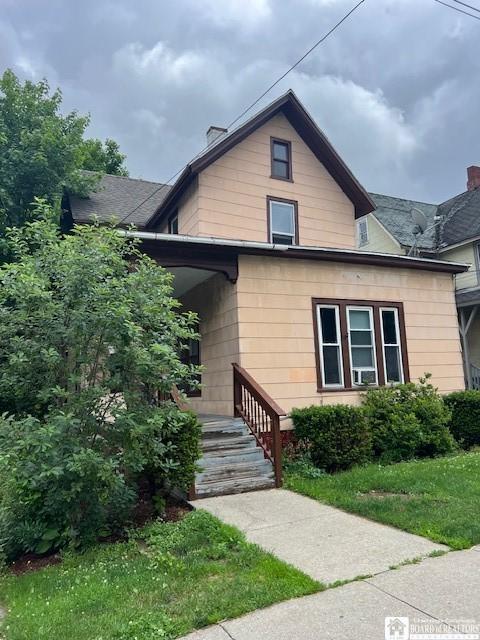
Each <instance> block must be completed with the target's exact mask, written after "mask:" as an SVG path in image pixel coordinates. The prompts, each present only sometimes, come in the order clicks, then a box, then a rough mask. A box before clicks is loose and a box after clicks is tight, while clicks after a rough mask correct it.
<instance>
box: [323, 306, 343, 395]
mask: <svg viewBox="0 0 480 640" xmlns="http://www.w3.org/2000/svg"><path fill="white" fill-rule="evenodd" d="M316 307H317V327H318V352H319V357H320V367H321V374H322V387H323V388H325V389H344V388H345V375H344V371H343V349H342V334H341V332H340V307H339V306H338V305H337V304H317V305H316ZM321 309H334V310H335V329H336V333H337V342H323V330H322V319H321V316H320V310H321ZM324 346H327V347H338V359H339V363H340V383H338V384H332V383H330V384H327V383H326V382H325V381H326V376H325V363H324V360H323V347H324Z"/></svg>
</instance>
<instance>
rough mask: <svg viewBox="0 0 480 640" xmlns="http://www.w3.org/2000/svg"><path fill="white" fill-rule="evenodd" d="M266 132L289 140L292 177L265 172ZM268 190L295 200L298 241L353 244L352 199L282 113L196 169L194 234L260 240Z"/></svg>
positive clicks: (267, 157)
mask: <svg viewBox="0 0 480 640" xmlns="http://www.w3.org/2000/svg"><path fill="white" fill-rule="evenodd" d="M271 136H273V137H278V138H283V139H286V140H290V141H291V143H292V167H293V182H287V181H283V180H275V179H272V178H270V137H271ZM268 195H270V196H273V197H275V196H277V197H279V198H287V199H290V200H297V201H298V217H299V240H300V244H305V245H319V246H328V247H338V248H354V247H355V237H354V236H355V224H354V210H353V204H352V203H351V202H350V200H349V199H348V198H347V196H346V195H345V194H344V193H343V191H342V190H341V188H340V187H339V186H338V184H337V183H336V182H335V180H334V179H333V178H332V177H331V175H330V174H329V173H328V171H327V170H326V169H325V167H324V166H323V165H322V164H321V163H320V162H319V161H318V160H317V158H316V157H315V156H314V155H313V153H312V152H311V151H310V149H309V148H308V147H307V145H306V144H305V143H304V142H303V140H302V139H301V138H300V137H299V136H298V134H297V133H296V131H295V129H293V127H292V126H291V125H290V123H289V122H288V120H287V119H286V118H285V116H283V115H278V116H275V117H274V118H272V119H271V120H270V121H269V122H268V123H267V124H265V125H264V126H263V127H260V128H259V129H257V131H255V132H254V133H252V134H251V135H250V136H249V137H248V138H247V139H245V140H243V141H242V142H240V143H239V144H238V145H236V146H235V147H234V148H233V149H231V150H230V151H229V152H227V153H226V154H224V155H223V156H222V157H221V158H219V159H218V160H217V161H216V162H214V163H213V164H212V165H210V166H209V167H207V169H205V170H204V171H203V172H202V173H201V174H200V175H199V179H198V217H197V219H198V228H196V229H197V233H198V235H201V236H214V237H221V238H233V239H240V240H252V241H257V242H266V241H267V239H268V238H267V204H266V198H267V196H268Z"/></svg>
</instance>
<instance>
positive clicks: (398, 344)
mask: <svg viewBox="0 0 480 640" xmlns="http://www.w3.org/2000/svg"><path fill="white" fill-rule="evenodd" d="M378 311H379V314H380V318H379V320H380V332H381V336H382V359H383V374H384V377H385V385H388V384H403V383H404V382H405V374H404V372H403V357H402V337H401V335H400V321H399V319H398V308H397V307H380V308H379V310H378ZM384 311H393V313H394V317H395V332H396V334H397V342H396V344H394V343H390V342H388V343H385V336H384V334H383V312H384ZM385 347H397V349H398V358H399V362H400V380H399V381H398V382H388V379H387V358H386V355H385Z"/></svg>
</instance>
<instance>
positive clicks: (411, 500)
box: [285, 452, 480, 549]
mask: <svg viewBox="0 0 480 640" xmlns="http://www.w3.org/2000/svg"><path fill="white" fill-rule="evenodd" d="M285 488H288V489H291V490H293V491H297V492H298V493H301V494H303V495H305V496H309V497H311V498H315V499H316V500H320V501H322V502H326V503H328V504H331V505H333V506H336V507H339V508H341V509H344V510H345V511H350V512H353V513H357V514H360V515H362V516H365V517H367V518H371V519H372V520H377V521H378V522H383V523H385V524H390V525H393V526H394V527H398V528H400V529H404V530H405V531H409V532H411V533H416V534H418V535H421V536H424V537H426V538H430V539H431V540H434V541H435V542H441V543H444V544H447V545H449V546H450V547H452V548H454V549H463V548H467V547H470V546H472V545H475V544H480V518H479V514H480V453H475V452H473V453H467V454H462V455H457V456H451V457H445V458H436V459H426V460H421V461H414V462H402V463H398V464H394V465H389V466H380V465H378V464H369V465H366V466H364V467H356V468H353V469H351V470H350V471H345V472H343V473H337V474H333V475H327V474H325V475H323V476H320V477H317V478H313V477H308V473H307V474H305V473H302V472H301V471H295V470H294V469H292V471H291V472H290V473H288V474H287V478H286V481H285Z"/></svg>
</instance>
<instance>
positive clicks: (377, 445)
mask: <svg viewBox="0 0 480 640" xmlns="http://www.w3.org/2000/svg"><path fill="white" fill-rule="evenodd" d="M363 408H364V411H365V415H366V419H367V423H368V425H369V427H370V430H371V433H372V440H373V448H374V454H375V456H376V457H378V458H380V460H382V461H383V462H399V461H401V460H409V459H411V458H426V457H432V456H437V455H445V454H447V453H451V452H452V451H454V450H455V448H456V443H455V440H454V438H453V436H452V434H451V433H450V431H449V428H448V425H449V422H450V418H451V412H450V410H449V408H448V407H447V406H446V404H445V403H444V401H443V398H442V396H440V395H439V393H438V392H437V389H435V387H434V386H433V385H431V384H430V383H429V382H428V377H426V378H422V379H421V380H420V382H419V383H417V384H416V383H413V382H409V383H407V384H399V385H395V386H391V387H384V388H381V389H369V390H368V391H367V392H366V393H365V395H364V396H363Z"/></svg>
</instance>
